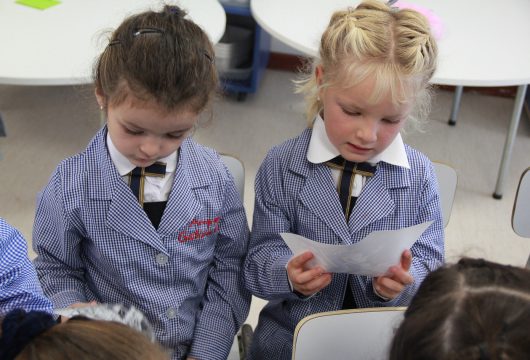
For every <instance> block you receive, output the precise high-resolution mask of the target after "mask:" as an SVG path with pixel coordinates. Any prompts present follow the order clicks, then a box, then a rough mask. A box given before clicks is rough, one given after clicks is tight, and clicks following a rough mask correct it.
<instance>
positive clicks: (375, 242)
mask: <svg viewBox="0 0 530 360" xmlns="http://www.w3.org/2000/svg"><path fill="white" fill-rule="evenodd" d="M432 223H433V221H427V222H424V223H423V224H418V225H414V226H410V227H407V228H403V229H398V230H385V231H374V232H371V233H370V234H368V235H367V236H366V237H365V238H364V239H362V240H361V241H359V242H358V243H355V244H353V245H331V244H323V243H319V242H316V241H313V240H309V239H307V238H305V237H303V236H300V235H297V234H291V233H281V234H280V235H281V236H282V238H283V240H284V241H285V243H286V244H287V246H289V249H291V251H292V252H293V254H294V255H295V256H296V255H299V254H301V253H303V252H305V251H307V250H309V251H311V252H312V253H313V255H314V256H315V257H314V258H313V259H311V260H310V262H309V264H308V265H309V267H310V268H313V267H315V266H317V265H320V266H322V267H323V268H324V269H325V270H326V271H327V272H331V273H348V274H356V275H366V276H371V277H374V276H380V275H383V274H385V273H386V272H387V270H388V268H390V267H391V266H393V265H397V264H399V261H400V258H401V254H402V253H403V251H404V250H406V249H410V247H411V246H412V244H414V242H415V241H416V240H417V239H418V238H419V237H420V236H421V234H423V232H424V231H425V230H427V228H428V227H429V226H430V225H431V224H432Z"/></svg>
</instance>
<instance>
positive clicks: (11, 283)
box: [0, 219, 53, 316]
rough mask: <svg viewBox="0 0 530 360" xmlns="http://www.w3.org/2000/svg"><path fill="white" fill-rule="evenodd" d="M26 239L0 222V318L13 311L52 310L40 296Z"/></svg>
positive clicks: (46, 300) (41, 294)
mask: <svg viewBox="0 0 530 360" xmlns="http://www.w3.org/2000/svg"><path fill="white" fill-rule="evenodd" d="M27 250H28V248H27V245H26V240H25V239H24V238H23V237H22V234H20V232H18V231H17V230H16V229H14V228H12V227H10V226H8V225H7V223H5V222H3V220H1V219H0V316H3V315H5V314H7V313H8V312H10V311H11V310H14V309H24V310H26V311H32V310H37V311H45V312H48V313H51V312H52V310H53V307H52V304H51V302H50V300H48V299H47V298H46V297H45V296H44V295H43V293H42V289H41V286H40V284H39V280H38V279H37V274H36V272H35V268H34V267H33V264H32V263H31V261H30V260H29V258H28V251H27Z"/></svg>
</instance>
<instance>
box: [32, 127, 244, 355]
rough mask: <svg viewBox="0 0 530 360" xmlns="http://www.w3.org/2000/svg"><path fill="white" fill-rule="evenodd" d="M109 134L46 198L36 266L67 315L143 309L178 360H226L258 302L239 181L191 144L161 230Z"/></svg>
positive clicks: (61, 173) (64, 171)
mask: <svg viewBox="0 0 530 360" xmlns="http://www.w3.org/2000/svg"><path fill="white" fill-rule="evenodd" d="M106 133H107V130H106V127H104V128H103V129H102V130H100V131H99V132H98V133H97V135H96V136H95V137H94V139H93V140H92V141H91V143H90V144H89V146H88V147H87V149H86V150H85V151H84V152H82V153H80V154H78V155H76V156H73V157H71V158H68V159H66V160H64V161H62V162H61V163H60V164H59V166H58V167H57V169H56V170H55V172H54V173H53V174H52V176H51V179H50V181H49V183H48V185H47V186H46V187H45V188H44V190H43V192H42V193H41V194H40V196H39V199H38V203H37V212H36V217H35V224H34V229H33V244H34V249H35V252H36V253H37V254H38V256H37V258H36V259H35V266H36V269H37V272H38V275H39V279H40V281H41V283H42V286H43V289H44V292H45V293H46V294H47V295H48V296H49V297H50V299H51V300H52V301H53V303H54V306H55V307H57V308H60V307H66V306H68V305H70V304H72V303H75V302H87V301H92V300H95V301H97V302H101V303H124V304H126V305H134V306H135V307H137V308H138V309H140V310H141V311H142V312H144V313H145V314H146V315H147V317H148V319H149V320H150V322H151V323H152V324H153V325H154V328H155V331H156V334H157V337H158V340H159V341H160V342H161V343H162V344H163V345H165V346H166V347H168V348H171V349H173V351H174V353H173V358H174V359H180V358H183V357H185V356H193V357H195V358H198V359H226V357H227V355H228V353H229V351H230V347H231V345H232V342H233V339H234V335H235V334H236V332H237V331H238V329H239V327H240V325H241V323H242V322H243V321H244V320H245V318H246V316H247V314H248V311H249V306H250V298H251V296H250V293H249V292H248V291H247V290H246V289H245V286H244V283H243V278H242V264H243V259H244V256H245V254H246V252H247V246H248V236H249V229H248V224H247V220H246V216H245V212H244V208H243V204H242V202H241V198H240V196H239V194H238V192H237V190H236V187H235V185H234V181H233V178H232V176H231V175H230V173H229V171H228V169H227V168H226V166H225V165H224V164H223V163H222V161H221V160H220V158H219V155H218V154H217V153H215V152H214V151H213V150H211V149H208V148H205V147H202V146H200V145H198V144H196V143H195V142H193V141H192V140H191V139H186V140H185V141H184V142H183V144H182V146H181V147H180V154H179V159H178V161H179V162H178V166H177V168H176V170H175V180H174V183H173V187H172V189H171V193H170V195H169V199H168V202H167V206H166V208H165V211H164V214H163V217H162V220H161V222H160V225H159V228H158V230H156V229H155V228H154V227H153V225H152V224H151V222H150V221H149V218H148V217H147V215H146V213H145V212H144V210H143V209H142V208H141V206H140V204H139V203H138V200H137V199H136V197H135V196H134V195H133V193H132V191H131V190H130V188H129V187H128V185H127V184H126V182H125V181H123V179H122V178H121V177H120V175H119V174H118V172H117V170H116V168H115V166H114V164H113V162H112V160H111V158H110V156H109V154H108V151H107V147H106V144H105V139H106Z"/></svg>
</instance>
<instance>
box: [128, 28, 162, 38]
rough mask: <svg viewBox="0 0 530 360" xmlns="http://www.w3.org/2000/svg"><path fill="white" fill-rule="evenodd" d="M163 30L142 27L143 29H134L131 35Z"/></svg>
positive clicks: (157, 32) (156, 32) (155, 32)
mask: <svg viewBox="0 0 530 360" xmlns="http://www.w3.org/2000/svg"><path fill="white" fill-rule="evenodd" d="M163 33H164V30H162V29H157V28H143V29H136V31H135V32H134V33H133V36H135V37H136V36H138V35H143V34H163Z"/></svg>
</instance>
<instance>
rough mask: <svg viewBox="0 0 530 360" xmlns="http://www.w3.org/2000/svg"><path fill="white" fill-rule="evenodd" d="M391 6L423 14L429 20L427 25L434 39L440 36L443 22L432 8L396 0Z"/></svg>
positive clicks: (438, 38)
mask: <svg viewBox="0 0 530 360" xmlns="http://www.w3.org/2000/svg"><path fill="white" fill-rule="evenodd" d="M393 6H395V7H398V8H400V9H411V10H415V11H417V12H419V13H420V14H422V15H423V16H425V17H426V18H427V21H429V25H430V26H431V31H432V35H433V36H434V38H435V39H436V40H440V39H441V38H442V34H443V24H442V21H441V20H440V17H439V16H438V15H436V14H435V13H434V12H432V10H430V9H427V8H425V7H423V6H420V5H416V4H411V3H408V2H405V1H401V0H399V1H397V2H395V3H394V4H393Z"/></svg>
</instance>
